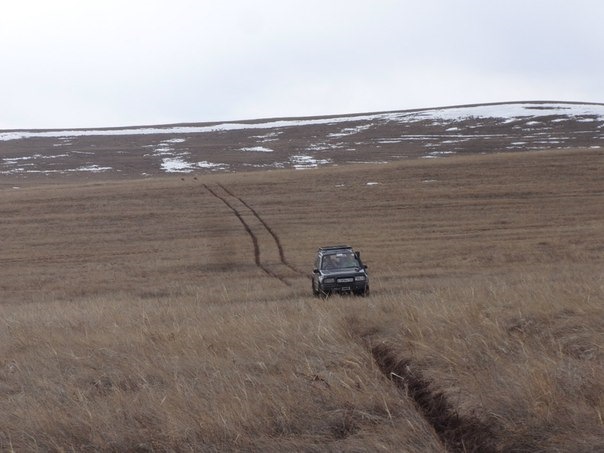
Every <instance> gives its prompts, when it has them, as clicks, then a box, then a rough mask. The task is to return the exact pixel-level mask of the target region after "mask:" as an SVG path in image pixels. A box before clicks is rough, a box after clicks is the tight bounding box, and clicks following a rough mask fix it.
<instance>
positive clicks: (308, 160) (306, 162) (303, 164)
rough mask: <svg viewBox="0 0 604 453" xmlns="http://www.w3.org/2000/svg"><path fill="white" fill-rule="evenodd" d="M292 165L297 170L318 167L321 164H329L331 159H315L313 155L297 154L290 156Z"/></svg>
mask: <svg viewBox="0 0 604 453" xmlns="http://www.w3.org/2000/svg"><path fill="white" fill-rule="evenodd" d="M289 160H290V162H291V164H292V167H294V168H295V169H296V170H306V169H307V168H316V167H318V166H319V165H325V164H329V163H330V162H331V159H315V158H314V157H312V156H306V155H296V156H291V157H290V158H289Z"/></svg>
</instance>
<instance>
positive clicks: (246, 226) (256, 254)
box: [203, 184, 291, 286]
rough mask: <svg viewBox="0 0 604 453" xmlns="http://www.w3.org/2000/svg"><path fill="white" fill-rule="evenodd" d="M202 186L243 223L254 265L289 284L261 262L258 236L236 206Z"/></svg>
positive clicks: (209, 188)
mask: <svg viewBox="0 0 604 453" xmlns="http://www.w3.org/2000/svg"><path fill="white" fill-rule="evenodd" d="M218 186H219V187H221V188H222V189H223V190H224V191H225V192H226V193H227V194H229V192H228V191H227V190H225V189H224V188H223V187H222V186H221V185H218ZM203 187H204V188H205V189H206V190H207V191H208V192H209V193H210V194H211V195H212V196H214V197H215V198H217V199H218V200H220V201H221V202H222V203H223V204H224V205H225V206H227V207H228V208H229V209H230V210H231V212H232V213H233V214H235V216H236V217H237V219H239V222H240V223H241V225H243V228H244V229H245V231H246V232H247V234H248V235H249V236H250V238H251V240H252V244H253V246H254V262H255V263H256V266H257V267H259V268H260V269H261V270H262V271H263V272H264V273H266V274H267V275H269V276H270V277H273V278H276V279H277V280H279V281H280V282H281V283H283V284H284V285H286V286H291V285H290V283H289V282H288V281H287V280H285V278H284V277H282V276H280V275H278V274H276V273H274V272H273V271H272V270H270V269H269V268H268V267H267V266H265V265H264V264H263V263H262V260H261V259H260V245H259V241H258V237H257V236H256V234H255V233H254V231H253V230H252V228H251V226H250V225H249V224H248V223H247V222H246V221H245V219H244V218H243V216H242V215H241V213H240V212H239V211H238V210H237V208H235V207H234V206H233V205H232V204H231V203H229V201H228V200H227V199H226V198H225V197H223V196H221V195H220V194H218V193H217V192H216V191H215V190H214V189H212V188H211V187H209V186H208V185H207V184H204V185H203Z"/></svg>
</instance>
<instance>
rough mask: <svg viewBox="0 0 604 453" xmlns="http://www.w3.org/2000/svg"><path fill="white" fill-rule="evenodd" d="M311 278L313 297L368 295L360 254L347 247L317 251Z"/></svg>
mask: <svg viewBox="0 0 604 453" xmlns="http://www.w3.org/2000/svg"><path fill="white" fill-rule="evenodd" d="M311 278H312V292H313V294H314V295H315V296H321V295H328V294H331V293H354V294H358V295H362V296H366V295H367V294H369V276H368V275H367V266H366V265H364V264H363V263H362V262H361V253H360V252H355V251H354V250H353V249H352V247H349V246H347V245H333V246H329V247H321V248H320V249H319V250H317V254H316V256H315V267H314V269H313V273H312V276H311Z"/></svg>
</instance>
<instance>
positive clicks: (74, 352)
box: [0, 149, 604, 452]
mask: <svg viewBox="0 0 604 453" xmlns="http://www.w3.org/2000/svg"><path fill="white" fill-rule="evenodd" d="M603 164H604V154H603V153H602V152H599V151H593V150H590V151H587V150H581V149H577V150H565V151H544V152H532V153H517V154H494V155H479V156H466V157H452V158H447V159H433V160H428V159H418V160H407V161H402V162H397V163H391V164H383V165H351V166H341V167H330V168H321V169H315V170H308V171H289V170H282V171H271V172H252V173H233V174H212V175H202V174H199V175H197V176H193V175H186V176H184V177H166V178H157V179H148V180H137V181H106V182H95V183H91V182H85V181H83V182H81V183H69V184H67V183H65V184H58V183H56V184H52V185H50V184H48V185H43V186H41V185H38V186H36V185H30V186H27V187H25V186H24V187H22V188H21V189H20V190H10V189H5V190H2V191H0V219H1V220H0V237H1V240H2V251H1V253H0V272H1V273H0V295H1V298H2V299H1V301H0V450H1V451H289V450H291V451H407V452H424V451H487V452H488V451H517V452H528V451H573V452H580V451H583V452H588V451H604V421H603V417H604V379H603V376H604V348H603V344H604V274H603V269H604V182H603V181H604V178H603V176H604V172H603V169H604V165H603ZM367 182H377V183H378V184H375V185H367ZM331 243H350V244H351V245H353V246H355V247H356V248H358V249H360V250H361V251H362V256H363V258H364V260H365V262H366V263H367V264H368V265H369V271H370V275H371V279H372V280H371V295H370V296H368V297H364V298H362V297H356V298H355V297H340V296H334V297H330V298H328V299H326V300H323V299H316V298H313V297H312V295H311V291H310V279H309V277H308V274H309V273H310V271H311V266H312V260H313V253H314V251H315V250H316V248H317V247H318V246H321V245H327V244H331Z"/></svg>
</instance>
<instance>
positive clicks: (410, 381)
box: [371, 343, 497, 453]
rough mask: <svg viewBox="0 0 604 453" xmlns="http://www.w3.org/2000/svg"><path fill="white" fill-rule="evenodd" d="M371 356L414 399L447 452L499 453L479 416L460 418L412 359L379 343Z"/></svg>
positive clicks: (487, 427)
mask: <svg viewBox="0 0 604 453" xmlns="http://www.w3.org/2000/svg"><path fill="white" fill-rule="evenodd" d="M371 353H372V355H373V358H374V360H375V361H376V363H377V365H378V367H379V368H380V370H381V371H382V373H384V374H385V375H386V376H387V377H388V379H390V380H391V381H392V382H393V383H394V384H396V385H397V387H399V388H400V389H402V390H404V391H405V392H406V394H407V395H408V396H409V397H410V398H411V399H413V401H414V402H415V405H416V407H417V410H418V411H419V412H421V414H422V415H423V417H424V418H425V419H426V420H427V421H428V423H430V425H431V426H432V427H433V428H434V431H435V432H436V433H437V435H438V437H439V438H440V440H441V441H442V442H443V444H444V446H445V448H446V449H447V451H451V452H485V453H490V452H495V451H497V450H496V448H495V446H494V440H493V439H494V435H493V433H492V430H491V428H490V427H489V426H488V425H487V424H486V423H485V422H483V421H482V420H480V419H479V418H478V417H475V416H473V415H469V416H468V415H460V414H459V413H458V412H457V411H456V410H455V408H454V407H453V405H452V404H451V403H450V402H449V400H448V399H447V397H446V396H445V395H444V394H443V393H442V392H441V391H439V390H437V389H435V388H434V386H433V384H432V383H431V382H430V381H429V380H428V379H426V378H425V377H424V376H423V375H422V374H421V372H420V371H419V370H417V369H414V368H415V367H413V366H412V363H411V362H410V361H409V360H405V359H401V358H400V357H399V355H398V354H397V353H396V352H395V350H394V348H393V347H392V346H391V345H389V344H387V343H379V344H377V345H374V346H372V347H371Z"/></svg>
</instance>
